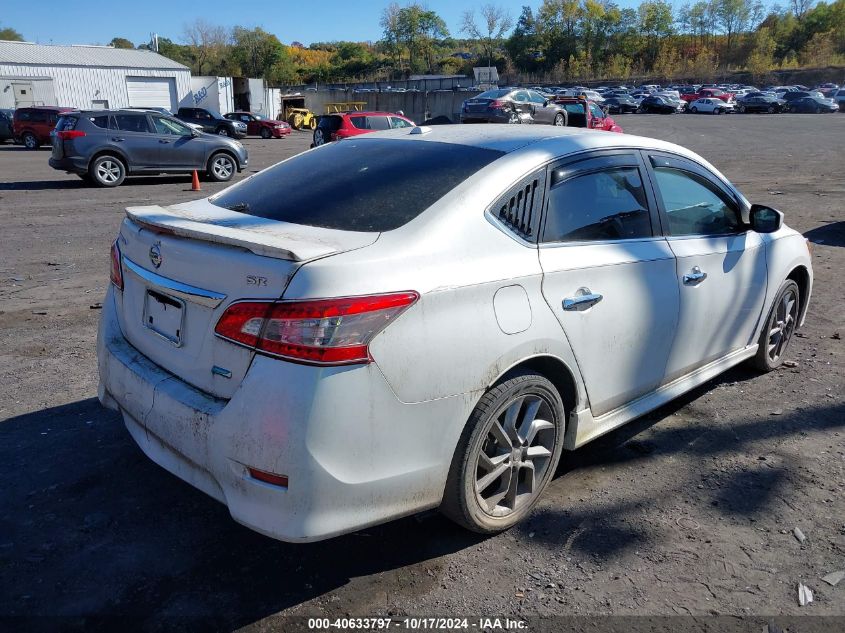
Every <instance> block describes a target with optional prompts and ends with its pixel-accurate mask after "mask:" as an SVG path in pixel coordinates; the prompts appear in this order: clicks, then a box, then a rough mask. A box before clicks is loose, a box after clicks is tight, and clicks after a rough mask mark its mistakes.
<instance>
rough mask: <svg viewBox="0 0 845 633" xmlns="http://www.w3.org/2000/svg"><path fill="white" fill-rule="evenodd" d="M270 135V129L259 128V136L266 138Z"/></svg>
mask: <svg viewBox="0 0 845 633" xmlns="http://www.w3.org/2000/svg"><path fill="white" fill-rule="evenodd" d="M270 136H271V135H270V130H268V129H267V128H266V127H263V128H261V138H263V139H265V140H266V139H268V138H270Z"/></svg>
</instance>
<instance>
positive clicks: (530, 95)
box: [461, 88, 567, 125]
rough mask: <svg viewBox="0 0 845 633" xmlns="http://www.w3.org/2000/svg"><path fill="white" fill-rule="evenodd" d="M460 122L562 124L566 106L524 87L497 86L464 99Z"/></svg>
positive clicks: (565, 120) (564, 123)
mask: <svg viewBox="0 0 845 633" xmlns="http://www.w3.org/2000/svg"><path fill="white" fill-rule="evenodd" d="M461 123H546V124H549V125H566V124H567V114H566V110H564V108H562V107H561V106H560V105H558V104H557V103H555V102H554V101H551V100H550V99H548V98H547V97H545V96H543V95H541V94H540V93H539V92H537V91H535V90H528V89H526V88H497V89H494V90H488V91H487V92H482V93H481V94H480V95H478V96H476V97H472V98H471V99H467V100H466V101H464V103H463V105H462V106H461Z"/></svg>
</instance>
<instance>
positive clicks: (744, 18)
mask: <svg viewBox="0 0 845 633" xmlns="http://www.w3.org/2000/svg"><path fill="white" fill-rule="evenodd" d="M713 6H714V9H715V14H716V19H717V20H718V23H719V26H720V27H722V31H724V33H725V35H726V36H727V43H726V46H725V48H726V49H727V51H728V52H729V53H730V51H731V48H732V46H733V40H734V35H736V34H737V33H738V32H741V31H744V30H745V29H746V27H747V26H748V22H749V20H750V19H751V4H750V2H749V0H714V5H713Z"/></svg>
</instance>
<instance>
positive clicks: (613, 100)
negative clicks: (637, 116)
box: [602, 94, 639, 114]
mask: <svg viewBox="0 0 845 633" xmlns="http://www.w3.org/2000/svg"><path fill="white" fill-rule="evenodd" d="M602 105H603V106H605V108H607V111H608V112H609V113H610V114H625V113H626V112H636V111H637V108H639V104H638V103H637V102H636V101H635V100H634V99H632V98H631V97H630V96H628V95H622V94H615V95H613V96H611V97H606V98H605V100H604V103H603V104H602Z"/></svg>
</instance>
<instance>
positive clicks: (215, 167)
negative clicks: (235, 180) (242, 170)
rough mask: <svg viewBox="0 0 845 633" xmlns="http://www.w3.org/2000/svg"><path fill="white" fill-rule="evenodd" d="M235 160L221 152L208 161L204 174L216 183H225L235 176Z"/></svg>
mask: <svg viewBox="0 0 845 633" xmlns="http://www.w3.org/2000/svg"><path fill="white" fill-rule="evenodd" d="M235 169H237V166H236V165H235V159H234V158H232V157H231V156H229V155H228V154H224V153H222V152H220V153H217V154H215V155H214V156H212V157H211V158H210V159H209V161H208V169H207V170H206V173H207V174H208V177H209V178H211V179H212V180H215V181H217V182H227V181H229V180H231V179H232V176H234V175H235Z"/></svg>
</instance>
